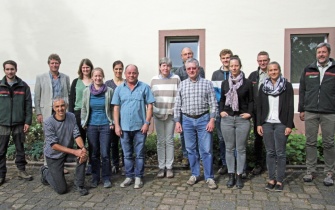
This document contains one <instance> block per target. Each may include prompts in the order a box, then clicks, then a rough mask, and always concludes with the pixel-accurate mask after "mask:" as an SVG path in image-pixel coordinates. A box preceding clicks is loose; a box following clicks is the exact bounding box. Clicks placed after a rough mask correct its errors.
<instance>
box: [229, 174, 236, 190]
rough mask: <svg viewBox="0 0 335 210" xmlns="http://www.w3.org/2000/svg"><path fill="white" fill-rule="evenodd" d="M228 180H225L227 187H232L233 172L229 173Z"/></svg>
mask: <svg viewBox="0 0 335 210" xmlns="http://www.w3.org/2000/svg"><path fill="white" fill-rule="evenodd" d="M228 176H229V180H228V182H227V187H228V188H232V187H234V185H235V174H234V173H229V174H228Z"/></svg>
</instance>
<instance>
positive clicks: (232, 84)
mask: <svg viewBox="0 0 335 210" xmlns="http://www.w3.org/2000/svg"><path fill="white" fill-rule="evenodd" d="M243 78H244V74H243V72H241V73H240V74H239V75H238V76H237V77H236V78H233V76H232V75H231V74H229V79H228V82H229V91H228V92H227V93H226V95H225V96H226V103H225V105H226V106H230V107H231V108H232V109H233V111H234V112H235V111H239V107H238V95H237V89H238V88H239V87H241V86H242V85H243Z"/></svg>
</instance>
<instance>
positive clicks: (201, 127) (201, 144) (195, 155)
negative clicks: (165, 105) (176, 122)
mask: <svg viewBox="0 0 335 210" xmlns="http://www.w3.org/2000/svg"><path fill="white" fill-rule="evenodd" d="M209 120H210V119H209V114H205V115H204V116H202V117H200V118H198V119H193V118H190V117H187V116H186V115H183V123H182V127H183V131H184V137H185V145H186V150H187V152H188V160H189V163H190V167H191V172H192V175H193V176H196V177H199V176H200V157H201V158H202V163H203V166H204V175H205V180H207V179H209V178H212V179H213V178H214V173H213V138H212V133H211V132H208V131H206V126H207V124H208V122H209ZM197 136H198V138H196V137H197ZM197 150H199V151H197Z"/></svg>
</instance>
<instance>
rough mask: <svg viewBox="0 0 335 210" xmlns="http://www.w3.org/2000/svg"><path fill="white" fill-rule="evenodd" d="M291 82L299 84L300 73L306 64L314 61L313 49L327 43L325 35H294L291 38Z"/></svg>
mask: <svg viewBox="0 0 335 210" xmlns="http://www.w3.org/2000/svg"><path fill="white" fill-rule="evenodd" d="M290 39H291V65H290V69H291V75H290V76H291V82H292V83H299V80H300V76H301V72H302V71H303V69H304V68H305V67H306V66H307V64H309V63H312V62H313V61H315V48H316V46H317V45H318V44H319V43H321V42H327V35H326V34H308V35H295V34H292V35H291V37H290Z"/></svg>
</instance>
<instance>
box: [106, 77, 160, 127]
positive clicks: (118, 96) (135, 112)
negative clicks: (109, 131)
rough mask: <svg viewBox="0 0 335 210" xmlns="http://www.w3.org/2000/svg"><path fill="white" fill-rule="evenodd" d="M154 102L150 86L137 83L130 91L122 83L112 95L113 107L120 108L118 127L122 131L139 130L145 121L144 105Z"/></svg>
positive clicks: (125, 84)
mask: <svg viewBox="0 0 335 210" xmlns="http://www.w3.org/2000/svg"><path fill="white" fill-rule="evenodd" d="M154 102H155V98H154V95H153V94H152V92H151V89H150V86H149V85H147V84H145V83H143V82H140V81H138V82H137V83H136V85H135V87H134V89H133V90H132V91H131V90H130V89H129V87H128V86H127V83H126V82H124V83H122V84H120V85H119V86H118V87H117V88H116V89H115V92H114V94H113V99H112V103H111V104H113V105H117V106H120V118H121V120H120V125H121V129H122V130H124V131H136V130H140V129H141V128H142V126H143V124H144V122H145V119H146V105H147V104H151V103H154Z"/></svg>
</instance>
